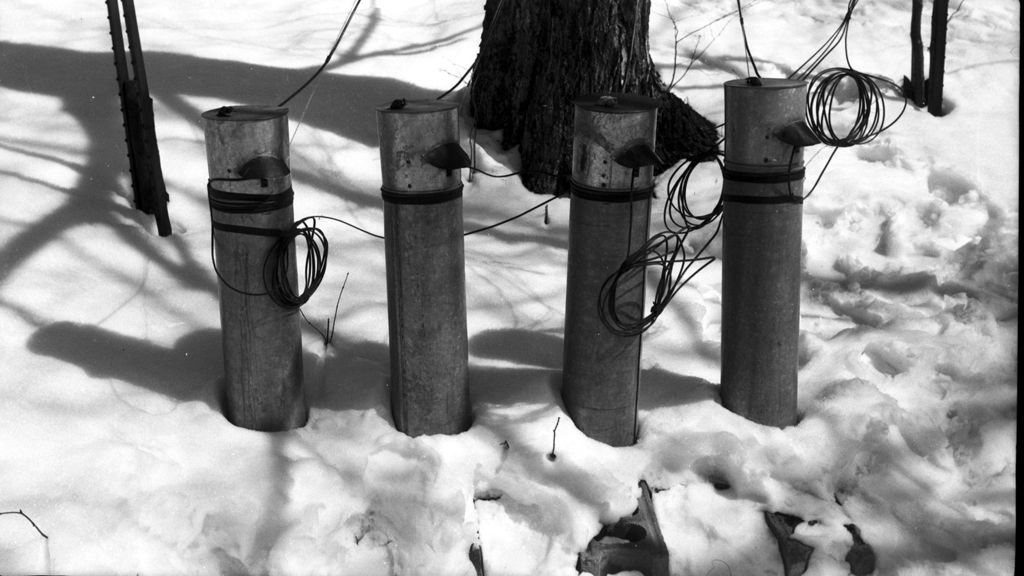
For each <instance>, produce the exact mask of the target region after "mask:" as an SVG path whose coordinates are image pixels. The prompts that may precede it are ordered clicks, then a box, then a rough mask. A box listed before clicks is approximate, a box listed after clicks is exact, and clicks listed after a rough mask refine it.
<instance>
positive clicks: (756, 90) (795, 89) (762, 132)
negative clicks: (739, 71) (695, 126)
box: [725, 78, 807, 172]
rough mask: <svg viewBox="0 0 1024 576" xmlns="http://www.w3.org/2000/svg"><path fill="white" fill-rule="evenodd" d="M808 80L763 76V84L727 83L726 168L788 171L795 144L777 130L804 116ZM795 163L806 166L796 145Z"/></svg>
mask: <svg viewBox="0 0 1024 576" xmlns="http://www.w3.org/2000/svg"><path fill="white" fill-rule="evenodd" d="M806 100H807V83H806V82H804V81H802V80H784V79H780V78H762V79H761V85H760V86H758V85H753V84H750V83H748V81H747V80H745V79H744V80H730V81H728V82H726V83H725V118H726V120H725V163H726V168H729V169H732V170H743V171H749V172H785V171H786V170H787V169H788V167H789V164H790V156H791V155H792V153H793V150H794V149H793V147H792V146H790V145H789V144H786V143H785V142H783V141H782V140H780V139H779V138H778V137H777V135H776V132H777V131H779V130H782V129H784V128H785V127H786V126H788V125H789V124H792V123H794V122H800V121H803V119H804V110H806V109H807V101H806ZM793 165H794V166H803V165H804V159H803V149H802V148H797V149H796V155H795V156H793Z"/></svg>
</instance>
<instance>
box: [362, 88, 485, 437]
mask: <svg viewBox="0 0 1024 576" xmlns="http://www.w3.org/2000/svg"><path fill="white" fill-rule="evenodd" d="M377 126H378V130H379V137H380V142H381V172H382V177H383V183H384V189H385V191H388V192H392V193H397V194H402V195H409V196H415V195H417V194H420V195H422V194H425V193H433V192H438V191H445V190H455V189H458V188H459V187H461V185H462V181H461V177H460V173H459V171H458V170H453V171H452V172H451V174H448V173H447V171H445V170H443V169H440V168H437V167H435V166H432V165H430V164H429V163H428V162H426V161H425V160H424V159H423V157H424V156H425V155H426V154H427V153H428V152H430V151H431V150H433V149H435V148H436V147H438V146H439V145H443V144H448V143H451V142H458V134H459V128H458V114H457V108H456V107H455V105H454V104H450V103H439V102H422V103H417V102H409V103H407V104H406V106H405V107H404V108H401V109H397V110H396V109H392V108H391V107H382V108H378V111H377ZM462 228H463V221H462V199H461V197H459V198H454V199H449V200H445V201H442V202H434V203H427V204H405V203H396V202H384V237H385V258H386V268H387V289H388V327H389V341H390V355H391V411H392V414H393V416H394V419H395V426H396V427H397V428H398V429H399V430H401V431H403V432H405V433H406V434H409V435H410V436H417V435H420V434H456V433H459V432H462V431H465V430H466V429H468V428H469V426H470V424H471V407H470V402H469V346H468V338H467V333H466V280H465V264H464V261H465V255H464V244H463V236H462V232H463V230H462Z"/></svg>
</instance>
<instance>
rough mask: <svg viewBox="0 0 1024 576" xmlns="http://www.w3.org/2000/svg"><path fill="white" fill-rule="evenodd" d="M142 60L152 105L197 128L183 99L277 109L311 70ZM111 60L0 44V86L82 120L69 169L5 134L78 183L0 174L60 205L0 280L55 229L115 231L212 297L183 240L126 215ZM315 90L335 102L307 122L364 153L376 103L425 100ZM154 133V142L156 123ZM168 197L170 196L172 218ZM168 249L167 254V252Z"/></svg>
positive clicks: (369, 80)
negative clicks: (79, 158) (46, 100)
mask: <svg viewBox="0 0 1024 576" xmlns="http://www.w3.org/2000/svg"><path fill="white" fill-rule="evenodd" d="M145 57H146V63H147V69H148V74H147V75H148V78H149V86H150V90H151V93H152V96H153V98H154V100H156V101H158V102H159V103H160V104H162V105H163V106H165V107H167V108H168V109H170V110H171V111H173V112H174V113H176V114H178V115H180V116H181V117H183V118H188V119H191V120H192V121H195V122H198V119H199V116H200V114H201V113H202V112H203V110H200V109H198V108H196V107H195V106H194V105H192V104H190V103H189V101H188V99H189V98H207V99H215V100H216V101H218V102H223V103H224V104H225V105H227V104H238V103H247V104H259V103H265V104H276V103H277V102H278V101H279V100H280V99H282V98H283V97H284V96H283V94H284V93H286V92H287V91H288V89H290V88H291V87H293V86H295V85H297V84H299V83H301V82H302V81H304V80H305V79H306V78H307V77H308V75H309V73H310V71H309V70H294V69H286V68H277V67H271V66H261V65H250V64H246V63H242V62H234V61H228V60H217V59H210V58H200V57H195V56H190V55H184V54H176V53H169V52H155V51H154V52H147V53H146V55H145ZM111 63H112V58H111V56H110V54H109V53H106V52H79V51H74V50H67V49H64V48H59V47H53V46H39V45H31V44H19V43H12V42H0V77H2V78H3V86H4V88H5V89H8V90H14V91H19V92H25V93H30V94H36V95H41V96H50V97H56V98H59V99H60V101H61V106H62V108H63V111H64V112H65V113H67V114H68V115H70V116H71V117H72V118H73V119H74V121H75V122H77V123H78V125H79V126H80V127H81V130H82V132H83V133H84V135H85V137H86V139H87V142H88V151H87V155H86V158H85V160H84V161H83V162H81V163H75V162H70V161H66V160H64V159H63V158H61V157H59V156H56V155H50V154H46V153H44V152H40V151H39V149H45V148H49V147H52V143H51V142H43V141H33V140H29V139H27V138H25V137H24V136H20V137H19V136H18V135H17V134H7V135H5V139H4V140H5V144H4V148H5V149H6V150H8V151H10V152H13V153H15V154H20V155H28V156H30V157H37V158H40V159H43V160H47V161H52V162H56V163H58V164H61V165H62V166H65V167H67V168H70V169H72V170H74V171H75V172H77V174H78V182H77V185H76V186H75V187H74V188H60V187H57V186H54V185H51V184H49V183H46V182H43V181H40V180H39V179H38V178H34V177H33V176H32V175H30V174H23V173H20V172H19V171H17V170H13V171H11V170H5V173H8V174H7V177H11V178H14V179H17V180H21V181H22V182H24V183H26V184H32V183H33V182H35V183H37V184H41V185H44V186H47V187H49V188H51V189H55V190H56V191H58V192H60V193H62V194H63V195H64V196H65V199H64V201H63V202H62V203H61V204H60V205H59V207H57V208H56V209H54V210H52V211H50V212H49V213H47V214H46V215H45V216H43V217H42V219H41V220H40V221H38V222H35V223H33V225H32V226H29V227H26V229H25V231H23V232H21V233H19V234H17V235H15V236H13V237H12V238H11V239H10V240H9V241H8V242H6V243H5V245H4V246H2V247H0V262H3V269H2V271H0V275H3V276H6V275H9V274H11V273H13V272H14V271H15V270H17V269H18V268H19V267H20V266H21V265H22V264H24V262H26V261H27V260H28V259H30V258H31V257H32V256H33V255H34V254H35V253H37V252H38V251H40V250H41V249H42V248H43V247H44V246H46V245H47V244H48V243H49V242H52V241H54V238H55V231H67V230H69V229H72V228H76V227H79V226H84V225H101V226H104V227H107V228H109V229H111V230H113V231H115V233H116V234H117V235H118V236H119V237H120V238H121V239H122V240H124V242H125V244H127V245H129V246H132V247H133V248H134V249H137V250H139V251H140V252H142V253H144V254H145V255H146V256H147V257H149V259H150V260H151V261H152V262H154V263H156V264H157V265H159V266H161V267H163V268H164V269H166V270H167V271H168V272H169V274H170V275H172V276H174V277H177V278H180V279H182V280H183V281H184V282H186V283H188V284H190V285H191V286H192V287H194V288H201V289H204V290H207V291H210V292H215V291H216V282H214V281H213V278H212V275H211V274H210V273H209V270H208V269H207V268H208V267H207V266H205V265H203V264H202V263H201V262H199V261H197V259H195V258H194V257H193V256H192V254H191V252H190V250H189V248H188V246H187V244H186V243H185V242H184V241H183V239H182V238H181V237H180V235H175V236H172V237H170V238H167V239H164V240H161V242H160V243H154V242H151V241H149V240H147V236H148V235H151V232H147V229H149V228H152V227H153V226H152V223H151V222H150V218H149V217H148V216H146V215H144V214H142V213H141V212H138V211H135V210H132V209H131V192H130V190H126V189H125V187H124V186H123V184H122V182H121V179H120V177H121V176H123V175H126V174H127V172H128V159H127V156H126V148H125V146H124V144H123V141H124V138H125V134H124V131H123V128H122V121H123V119H122V117H121V114H120V112H119V101H118V96H117V87H116V81H115V78H114V73H113V70H112V68H113V67H112V66H111ZM318 90H319V92H320V94H321V97H322V98H324V97H325V96H327V97H329V98H330V99H331V105H327V104H326V103H323V102H322V103H321V105H319V106H312V107H310V108H309V110H308V111H307V113H306V114H305V118H304V119H303V123H304V124H305V125H309V126H313V127H315V128H318V129H321V130H325V131H329V132H332V133H335V134H337V135H339V136H341V137H344V138H346V139H350V140H353V141H355V142H359V143H361V144H363V145H366V146H376V145H377V132H376V115H375V113H374V109H375V107H376V106H378V105H380V104H382V103H384V102H388V101H391V100H393V99H395V98H410V99H414V98H424V97H428V96H430V94H429V93H428V91H427V90H426V89H424V88H421V87H419V86H416V85H414V84H410V83H408V82H403V81H401V80H395V79H391V78H379V77H369V76H347V75H341V74H324V75H321V77H320V79H319V89H318ZM156 130H157V134H158V137H159V133H160V126H159V125H158V126H157V127H156ZM76 152H77V151H76ZM118 167H120V169H119V168H118ZM164 173H165V175H167V174H170V173H173V167H172V166H166V167H165V168H164ZM296 178H298V179H301V180H307V181H311V182H314V183H316V184H317V185H321V186H323V188H324V189H327V190H331V189H335V190H337V189H338V184H337V183H336V182H328V181H326V179H325V178H323V177H322V176H318V175H316V174H313V173H302V172H299V173H297V174H296ZM201 188H202V186H201V183H199V182H197V185H196V189H197V190H199V189H201ZM343 192H345V193H346V199H352V200H355V201H356V202H360V203H362V204H365V205H371V204H372V205H373V206H377V205H378V203H379V199H377V198H376V197H371V196H370V195H361V194H350V193H349V192H351V191H349V190H344V191H343ZM174 200H175V198H174V197H173V194H172V198H171V205H170V211H171V217H172V221H173V219H174ZM125 220H128V221H129V222H131V221H134V222H136V223H137V224H138V226H137V227H136V226H125V225H124V222H125ZM166 243H170V244H171V245H172V248H171V249H168V248H167V246H166Z"/></svg>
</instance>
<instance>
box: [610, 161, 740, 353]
mask: <svg viewBox="0 0 1024 576" xmlns="http://www.w3.org/2000/svg"><path fill="white" fill-rule="evenodd" d="M718 144H719V143H716V144H715V146H714V147H713V148H712V149H710V150H707V151H705V152H704V153H702V154H698V155H696V156H694V157H692V158H690V159H687V160H686V161H684V162H683V163H682V164H680V165H679V166H678V167H677V168H676V169H675V171H673V173H672V175H671V176H670V177H669V184H668V198H667V199H666V201H665V207H664V209H663V212H662V222H663V224H664V225H665V228H666V230H664V231H662V232H659V233H657V234H655V235H653V236H651V237H650V238H649V239H648V240H647V241H646V242H644V243H643V245H641V246H640V247H639V248H637V249H636V250H633V249H632V248H631V247H630V248H628V249H627V255H626V257H625V259H624V260H623V261H622V264H621V265H620V266H619V268H618V269H617V270H615V271H614V272H613V273H612V274H610V275H609V276H608V278H606V279H605V281H604V283H602V285H601V290H600V291H599V293H598V302H597V312H598V317H599V318H600V319H601V323H602V324H604V326H605V328H607V329H608V331H609V332H610V333H612V334H615V335H616V336H626V337H631V336H639V335H641V334H643V333H644V332H646V331H647V330H648V329H650V328H651V326H653V325H654V323H655V322H657V320H658V318H659V317H660V316H661V314H662V313H663V312H664V311H665V309H666V308H667V307H668V304H669V302H671V301H672V299H673V298H675V296H676V294H678V293H679V291H680V290H682V289H683V287H684V286H686V284H688V283H689V282H690V280H692V279H693V277H694V276H696V275H697V274H698V273H700V271H701V270H703V269H704V268H706V267H708V266H709V265H711V263H712V262H714V261H715V258H714V257H713V256H705V255H704V253H705V251H706V250H707V249H708V247H709V246H710V245H711V243H712V242H713V241H714V240H715V238H716V237H717V236H718V233H719V231H720V229H721V220H720V217H721V214H722V199H721V197H719V199H718V201H717V202H716V203H715V206H714V207H713V208H712V209H711V210H710V211H709V212H708V213H707V214H696V213H694V212H693V211H692V210H691V209H690V207H689V205H688V203H687V187H688V186H689V182H690V176H691V175H692V174H693V172H694V170H695V169H696V167H697V166H698V165H699V164H701V163H704V162H716V163H718V165H719V167H720V168H721V167H722V160H721V153H720V152H719V149H718ZM630 188H632V184H631V185H630ZM629 222H630V228H629V235H628V236H627V237H628V238H632V237H633V229H632V224H633V202H630V215H629ZM715 222H718V223H719V225H718V227H716V228H715V231H714V232H713V233H712V234H711V235H710V236H709V237H708V239H707V240H705V241H704V243H703V244H701V245H700V247H699V248H698V249H697V250H696V252H695V253H694V254H692V255H689V254H687V251H686V241H687V238H688V237H689V234H690V233H691V232H693V231H695V230H699V229H701V228H704V227H705V226H708V225H710V224H713V223H715ZM648 268H654V269H656V270H657V273H658V282H657V284H656V285H655V288H654V295H653V296H652V298H651V307H650V310H649V311H648V312H647V313H646V314H636V313H635V312H636V311H634V310H628V309H624V308H623V307H622V305H621V303H620V302H619V297H618V295H619V294H620V293H622V292H621V291H620V288H623V289H624V288H626V286H625V285H626V284H627V283H628V282H629V281H631V280H633V279H634V278H635V277H636V275H637V274H640V275H641V279H640V282H645V281H646V278H645V277H644V275H645V273H646V271H647V269H648ZM633 281H635V280H633Z"/></svg>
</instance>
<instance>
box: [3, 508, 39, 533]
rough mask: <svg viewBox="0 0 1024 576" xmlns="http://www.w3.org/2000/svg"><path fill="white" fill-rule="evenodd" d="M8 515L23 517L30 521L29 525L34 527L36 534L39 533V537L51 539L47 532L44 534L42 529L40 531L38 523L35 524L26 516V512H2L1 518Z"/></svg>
mask: <svg viewBox="0 0 1024 576" xmlns="http://www.w3.org/2000/svg"><path fill="white" fill-rule="evenodd" d="M6 514H17V515H19V516H22V517H24V518H25V520H28V523H29V524H31V525H32V527H33V528H35V529H36V532H39V535H40V536H42V537H43V538H46V539H47V540H49V539H50V537H49V536H47V535H46V533H45V532H43V531H42V530H40V529H39V526H37V525H36V523H35V522H34V521H33V520H32V519H31V518H29V517H28V514H25V513H24V512H22V511H21V510H18V511H17V512H13V511H12V512H0V516H4V515H6Z"/></svg>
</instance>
